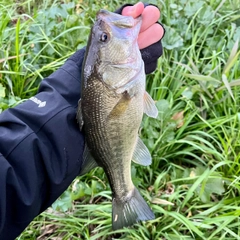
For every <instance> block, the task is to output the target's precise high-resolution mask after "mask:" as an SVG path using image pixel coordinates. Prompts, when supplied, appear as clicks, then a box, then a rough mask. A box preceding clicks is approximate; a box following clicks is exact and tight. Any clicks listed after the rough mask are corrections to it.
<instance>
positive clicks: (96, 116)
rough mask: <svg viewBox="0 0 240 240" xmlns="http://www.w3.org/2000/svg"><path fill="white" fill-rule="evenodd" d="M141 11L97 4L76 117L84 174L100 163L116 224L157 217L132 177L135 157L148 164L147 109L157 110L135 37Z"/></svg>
mask: <svg viewBox="0 0 240 240" xmlns="http://www.w3.org/2000/svg"><path fill="white" fill-rule="evenodd" d="M141 23H142V17H141V16H139V17H138V18H135V19H134V18H133V17H131V16H122V15H120V14H116V13H112V12H109V11H107V10H104V9H102V10H99V11H98V13H97V16H96V20H95V22H94V24H93V26H92V28H91V32H90V35H89V39H88V43H87V47H86V52H85V57H84V61H83V67H82V76H81V77H82V84H81V97H80V100H79V104H78V110H77V120H78V124H79V128H80V130H81V131H82V132H84V135H85V147H84V152H83V164H82V169H81V172H80V175H84V174H85V173H87V172H89V171H90V170H91V169H93V168H95V167H102V168H103V169H104V172H105V174H106V176H107V178H108V181H109V184H110V187H111V190H112V229H113V230H116V229H121V228H123V227H128V226H131V225H133V224H135V223H137V222H139V221H146V220H152V219H154V218H155V216H154V213H153V211H152V210H151V208H150V207H149V205H148V204H147V202H146V201H145V200H144V199H143V197H142V196H141V194H140V192H139V191H138V189H137V188H136V187H135V186H134V184H133V182H132V179H131V162H132V161H133V162H135V163H138V164H141V165H143V166H148V165H150V164H151V162H152V158H151V155H150V152H149V150H148V149H147V147H146V146H145V145H144V143H143V141H142V140H141V139H140V138H139V128H140V125H141V122H142V118H143V114H144V113H145V114H147V115H148V116H150V117H153V118H156V117H157V115H158V110H157V108H156V106H155V102H154V100H153V99H152V98H151V96H150V95H149V94H148V93H147V92H146V90H145V88H146V86H145V85H146V75H145V70H144V62H143V60H142V57H141V53H140V50H139V47H138V43H137V39H138V34H139V31H140V27H141Z"/></svg>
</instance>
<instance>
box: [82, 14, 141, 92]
mask: <svg viewBox="0 0 240 240" xmlns="http://www.w3.org/2000/svg"><path fill="white" fill-rule="evenodd" d="M141 23H142V17H141V16H139V17H138V18H135V19H134V18H133V17H131V16H122V15H120V14H116V13H112V12H109V11H107V10H100V11H99V12H98V13H97V18H96V21H95V23H94V25H93V27H92V29H91V33H90V37H89V40H88V45H87V50H86V55H85V61H84V66H83V67H84V79H85V80H86V79H88V78H89V77H90V76H92V75H94V76H95V79H98V80H100V81H103V82H104V83H105V84H106V85H107V86H108V87H110V88H113V89H117V88H119V87H122V86H124V85H125V84H127V83H128V82H129V81H130V80H131V79H132V78H133V77H134V76H135V75H136V74H137V73H138V72H139V71H140V69H142V68H144V66H143V61H142V58H141V54H140V51H139V47H138V43H137V39H138V34H139V31H140V28H141ZM96 76H97V78H96Z"/></svg>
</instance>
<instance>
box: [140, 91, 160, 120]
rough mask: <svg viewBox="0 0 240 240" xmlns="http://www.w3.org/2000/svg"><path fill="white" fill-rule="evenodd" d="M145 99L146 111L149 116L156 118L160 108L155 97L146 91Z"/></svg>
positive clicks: (144, 109)
mask: <svg viewBox="0 0 240 240" xmlns="http://www.w3.org/2000/svg"><path fill="white" fill-rule="evenodd" d="M143 101H144V105H143V106H144V108H143V111H144V113H146V114H147V115H148V116H149V117H152V118H156V117H157V115H158V109H157V107H156V105H155V103H154V101H153V99H152V98H151V96H150V95H149V94H148V93H147V92H145V93H144V98H143Z"/></svg>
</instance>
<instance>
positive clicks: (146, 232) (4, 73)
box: [0, 0, 240, 240]
mask: <svg viewBox="0 0 240 240" xmlns="http://www.w3.org/2000/svg"><path fill="white" fill-rule="evenodd" d="M0 3H1V5H0V16H1V18H0V29H1V31H0V112H1V111H3V110H5V109H7V108H8V107H11V106H14V105H16V104H18V103H19V102H21V101H23V100H24V99H26V98H29V97H30V96H32V95H33V94H35V93H36V91H37V88H38V85H39V82H40V81H41V79H42V78H44V77H45V76H47V75H49V74H50V73H51V72H53V71H54V70H55V69H57V68H58V67H59V66H61V65H62V64H63V62H64V61H65V59H66V58H67V57H68V56H70V55H71V54H72V53H73V52H74V51H75V50H76V49H78V48H81V47H82V46H84V45H85V44H86V40H87V35H88V33H89V28H90V26H91V24H92V22H93V20H94V16H95V13H96V12H97V10H98V9H100V8H107V9H109V10H114V9H116V7H118V6H120V5H121V4H122V3H123V1H96V0H95V1H91V0H87V1H81V0H80V1H78V2H77V1H76V2H67V1H66V2H64V3H63V1H61V4H60V1H55V2H52V0H51V1H48V0H42V1H33V0H29V1H28V2H22V1H18V2H17V3H14V4H10V2H9V1H7V2H4V1H3V0H0ZM124 3H125V2H124ZM151 3H153V4H156V5H158V6H159V7H160V8H161V13H162V16H161V21H162V23H163V24H164V26H165V28H166V35H165V37H164V40H163V44H164V47H165V50H164V56H163V57H162V58H161V59H160V60H159V63H158V69H157V70H156V71H155V72H154V73H153V74H151V75H149V76H148V77H147V88H148V92H150V94H151V95H152V96H153V98H154V99H155V100H156V101H157V107H158V109H159V116H158V119H157V120H154V119H150V118H147V117H145V118H144V120H143V123H142V129H141V138H142V139H143V140H144V142H145V144H146V145H147V146H148V148H149V149H150V151H151V153H152V156H153V164H152V165H151V166H150V167H146V168H144V167H141V166H137V165H133V168H132V175H133V180H134V183H135V185H136V186H137V187H138V188H139V189H140V191H141V193H142V195H143V196H144V198H145V199H147V201H148V202H149V203H150V205H151V207H152V208H153V211H154V213H155V215H156V219H155V220H153V221H148V222H145V223H139V224H136V225H135V226H134V227H132V228H128V229H124V230H119V231H115V232H112V231H111V192H110V188H109V185H108V183H107V181H106V178H105V176H104V173H103V171H102V170H101V169H96V170H93V171H92V172H91V173H88V174H86V175H85V176H83V177H81V178H78V179H76V180H75V181H74V182H73V184H72V185H71V186H70V187H69V189H68V191H66V192H65V193H64V194H63V195H62V196H61V198H59V200H57V201H56V202H55V203H54V204H53V207H52V208H49V209H48V210H47V211H45V212H44V213H42V214H41V215H40V216H38V217H37V218H36V219H35V220H34V221H33V222H32V223H31V224H30V225H29V227H28V228H27V229H26V230H25V231H24V232H23V233H22V235H21V236H19V238H18V240H20V239H21V240H22V239H24V240H25V239H66V240H67V239H91V240H95V239H96V240H97V239H139V240H140V239H141V240H142V239H144V240H145V239H146V240H149V239H152V240H155V239H162V240H163V239H164V240H165V239H169V240H175V239H176V240H179V239H184V240H185V239H186V240H188V239H213V240H214V239H240V237H239V236H240V217H239V216H240V208H239V205H240V178H239V172H240V154H239V151H240V131H239V126H240V87H239V85H240V57H239V56H240V48H239V43H238V42H239V40H240V2H239V0H199V1H195V0H178V1H174V0H166V1H161V0H156V1H151Z"/></svg>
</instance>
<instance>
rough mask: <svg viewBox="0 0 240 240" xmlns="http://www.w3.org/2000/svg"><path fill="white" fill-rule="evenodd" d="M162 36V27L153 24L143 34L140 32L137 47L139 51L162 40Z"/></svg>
mask: <svg viewBox="0 0 240 240" xmlns="http://www.w3.org/2000/svg"><path fill="white" fill-rule="evenodd" d="M163 35H164V29H163V27H162V26H161V25H160V24H158V23H155V24H153V25H152V26H151V27H149V28H148V29H147V30H145V31H144V32H141V33H140V34H139V36H138V46H139V49H143V48H146V47H148V46H150V45H152V44H153V43H155V42H158V41H159V40H161V39H162V37H163Z"/></svg>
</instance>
